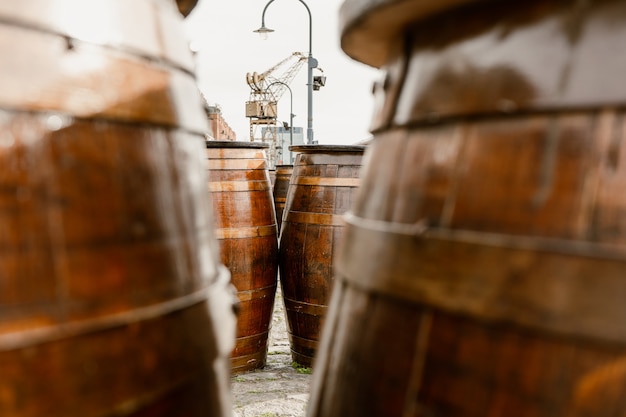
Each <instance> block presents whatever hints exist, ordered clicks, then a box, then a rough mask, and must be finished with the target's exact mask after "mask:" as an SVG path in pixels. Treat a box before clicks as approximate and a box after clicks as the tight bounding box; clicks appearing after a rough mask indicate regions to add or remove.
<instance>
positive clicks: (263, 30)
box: [253, 24, 274, 40]
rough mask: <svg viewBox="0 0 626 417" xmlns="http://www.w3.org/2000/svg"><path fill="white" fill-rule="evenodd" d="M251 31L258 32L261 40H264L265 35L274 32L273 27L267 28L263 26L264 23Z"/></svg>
mask: <svg viewBox="0 0 626 417" xmlns="http://www.w3.org/2000/svg"><path fill="white" fill-rule="evenodd" d="M253 32H255V33H258V34H259V36H260V37H261V39H262V40H266V39H267V35H269V34H270V33H272V32H274V29H270V28H267V27H265V24H263V25H262V26H261V27H260V28H258V29H257V30H254V31H253Z"/></svg>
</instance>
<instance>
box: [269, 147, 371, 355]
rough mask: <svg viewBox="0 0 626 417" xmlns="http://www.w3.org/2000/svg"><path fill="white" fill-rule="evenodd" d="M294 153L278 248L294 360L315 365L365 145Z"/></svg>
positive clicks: (317, 148)
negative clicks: (335, 260) (338, 249)
mask: <svg viewBox="0 0 626 417" xmlns="http://www.w3.org/2000/svg"><path fill="white" fill-rule="evenodd" d="M289 149H290V150H292V151H293V152H296V153H297V155H296V160H295V162H294V165H293V173H292V175H291V180H290V184H289V193H288V195H287V203H286V207H285V215H284V218H283V224H282V232H281V238H280V249H279V268H280V283H281V289H282V294H283V301H284V303H285V314H286V316H287V329H288V333H289V342H290V345H291V356H292V358H293V360H294V362H297V363H298V364H300V365H303V366H308V367H310V366H312V364H313V358H314V357H315V352H316V351H317V348H318V343H319V336H320V331H321V328H322V324H323V322H324V318H325V316H326V310H327V308H328V300H329V298H330V292H331V288H332V285H331V284H332V281H333V270H332V264H333V256H334V247H335V245H336V244H337V242H338V241H339V240H340V239H341V236H342V232H343V228H344V223H343V220H342V217H341V215H342V214H343V213H344V212H345V211H346V210H347V209H348V208H349V207H350V206H351V205H352V202H353V199H354V196H355V195H356V190H357V187H358V185H359V170H360V168H361V159H362V156H363V151H364V149H365V147H364V146H348V145H302V146H291V147H290V148H289Z"/></svg>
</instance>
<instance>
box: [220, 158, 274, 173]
mask: <svg viewBox="0 0 626 417" xmlns="http://www.w3.org/2000/svg"><path fill="white" fill-rule="evenodd" d="M208 168H209V169H212V170H215V171H228V170H238V169H245V170H248V169H267V164H266V163H265V159H209V160H208Z"/></svg>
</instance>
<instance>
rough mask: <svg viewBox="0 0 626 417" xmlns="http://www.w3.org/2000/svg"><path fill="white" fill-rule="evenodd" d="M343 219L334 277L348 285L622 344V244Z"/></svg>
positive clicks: (625, 260) (625, 259) (625, 331)
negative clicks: (342, 235) (341, 239)
mask: <svg viewBox="0 0 626 417" xmlns="http://www.w3.org/2000/svg"><path fill="white" fill-rule="evenodd" d="M344 218H345V221H346V224H347V225H346V228H345V229H344V245H343V246H342V247H341V249H340V253H339V255H338V257H337V258H336V259H337V260H336V265H335V267H336V271H337V275H336V279H341V280H344V281H345V282H347V283H349V284H350V285H352V286H353V287H359V288H361V289H364V290H367V291H372V292H375V293H379V294H381V295H385V296H389V297H393V298H398V299H402V300H405V301H409V302H414V303H417V304H420V305H427V306H432V307H433V308H435V310H442V311H446V312H449V313H453V314H463V315H468V316H472V317H474V318H476V319H479V320H483V321H488V322H508V323H513V324H516V325H519V326H524V327H530V328H533V329H537V330H543V331H547V332H551V333H555V332H556V333H560V334H564V335H575V336H579V337H583V338H597V339H601V340H604V341H614V342H618V343H626V322H624V320H622V319H621V318H622V317H626V303H624V302H623V299H624V296H625V295H626V294H624V285H623V284H624V270H625V269H626V251H625V250H624V249H623V248H620V247H615V246H612V245H605V244H598V243H589V242H577V241H569V240H564V239H550V238H541V237H528V236H509V235H502V234H493V233H481V232H474V231H466V230H449V229H443V228H432V229H428V228H427V227H425V224H424V222H418V223H417V224H415V225H410V224H401V223H386V222H382V221H378V220H369V219H362V218H359V217H357V216H355V215H353V214H351V213H348V214H347V215H345V216H344ZM364 260H368V261H367V262H364Z"/></svg>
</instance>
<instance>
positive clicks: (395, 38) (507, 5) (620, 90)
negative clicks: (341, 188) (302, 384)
mask: <svg viewBox="0 0 626 417" xmlns="http://www.w3.org/2000/svg"><path fill="white" fill-rule="evenodd" d="M341 13H342V21H343V37H342V45H343V48H344V50H345V51H346V52H347V53H348V54H349V55H350V56H352V57H354V58H356V59H359V60H361V61H363V62H366V63H368V64H371V65H375V66H381V67H383V69H384V70H385V81H384V82H383V83H381V84H380V85H378V86H377V87H376V94H377V100H376V101H377V111H376V114H375V115H374V118H373V121H372V129H373V131H374V133H375V139H374V142H373V144H372V145H371V149H368V161H367V162H366V163H364V168H363V174H362V185H361V187H360V189H359V193H358V196H357V199H356V203H355V204H354V205H353V207H352V208H351V213H350V214H348V215H347V216H346V221H347V226H346V231H345V236H344V237H345V238H344V240H343V244H342V245H341V248H340V251H339V252H340V253H339V255H338V260H337V264H336V267H337V274H336V278H335V283H336V286H335V288H334V290H333V298H332V300H331V306H330V308H329V313H328V317H327V321H326V325H325V328H324V333H323V336H322V346H321V348H320V352H319V355H318V357H317V361H316V369H315V372H314V376H313V378H314V380H313V385H312V395H311V399H310V402H309V407H308V416H310V417H313V416H324V417H333V416H341V417H346V416H363V415H368V416H387V417H393V416H403V417H406V416H457V417H469V416H507V417H522V416H536V417H549V416H557V415H558V416H577V417H582V416H594V417H607V416H617V415H622V414H623V413H624V410H626V362H625V360H624V357H625V355H626V304H625V303H624V297H625V296H626V276H625V275H624V270H625V268H626V222H625V221H624V218H625V217H624V213H626V193H624V187H625V186H626V163H625V161H626V159H625V158H626V137H625V132H626V123H625V121H626V117H625V116H624V104H626V84H624V83H623V81H622V80H623V74H624V69H625V68H626V59H625V58H624V54H623V53H622V51H623V45H624V43H625V42H626V2H625V1H609V0H607V1H597V2H569V1H566V2H564V1H529V2H524V3H523V4H522V3H511V2H494V1H491V2H489V1H487V2H485V1H483V2H472V1H461V0H457V1H451V0H449V1H443V2H435V1H417V0H416V1H408V0H400V1H383V2H381V1H361V0H359V1H357V0H354V1H352V0H348V1H346V2H345V3H344V5H343V7H342V12H341Z"/></svg>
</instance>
